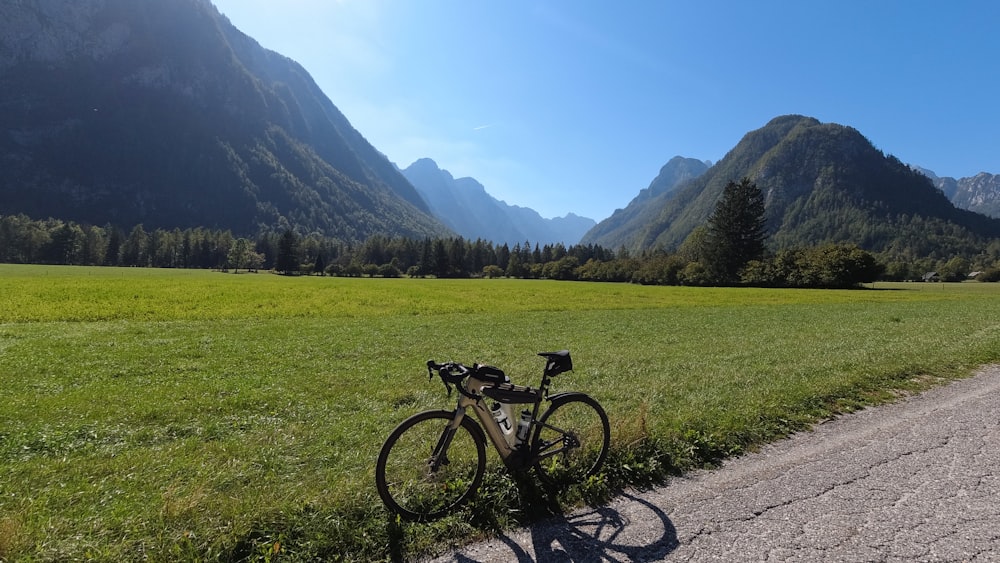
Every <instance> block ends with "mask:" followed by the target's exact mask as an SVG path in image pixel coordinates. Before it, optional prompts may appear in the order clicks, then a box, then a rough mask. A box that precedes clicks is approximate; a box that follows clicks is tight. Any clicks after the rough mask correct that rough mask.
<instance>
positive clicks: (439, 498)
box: [375, 410, 486, 520]
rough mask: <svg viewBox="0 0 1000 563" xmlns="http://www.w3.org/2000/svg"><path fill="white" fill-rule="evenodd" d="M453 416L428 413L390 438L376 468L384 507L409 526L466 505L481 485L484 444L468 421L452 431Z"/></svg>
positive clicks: (403, 425) (405, 423) (410, 420)
mask: <svg viewBox="0 0 1000 563" xmlns="http://www.w3.org/2000/svg"><path fill="white" fill-rule="evenodd" d="M454 416H455V413H454V412H451V411H443V410H442V411H426V412H422V413H418V414H415V415H413V416H411V417H410V418H408V419H406V420H404V421H403V422H402V423H400V425H399V426H397V427H396V429H395V430H393V431H392V433H391V434H389V437H388V438H387V439H386V441H385V444H384V445H383V446H382V451H381V452H380V453H379V456H378V462H377V463H376V465H375V485H376V487H377V488H378V494H379V496H380V497H382V502H384V503H385V505H386V506H387V507H388V508H389V509H390V510H392V511H393V512H396V513H397V514H399V515H400V516H402V517H403V518H404V519H407V520H432V519H434V518H439V517H441V516H444V515H445V514H447V513H448V512H449V511H451V510H454V509H456V508H458V507H459V506H461V505H462V504H464V503H465V502H467V501H468V500H469V499H470V498H472V496H473V495H474V494H475V492H476V489H478V488H479V485H480V484H482V482H483V474H484V473H485V472H486V443H485V441H484V439H483V437H482V430H480V428H479V427H478V426H476V423H475V422H473V421H472V420H471V419H469V418H468V417H465V418H463V419H462V424H460V425H459V426H458V428H456V429H454V430H452V429H451V428H450V425H451V422H452V420H453V419H454Z"/></svg>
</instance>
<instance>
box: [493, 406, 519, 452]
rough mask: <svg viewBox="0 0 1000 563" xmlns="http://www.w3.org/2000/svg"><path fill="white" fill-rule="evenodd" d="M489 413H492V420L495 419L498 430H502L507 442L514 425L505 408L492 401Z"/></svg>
mask: <svg viewBox="0 0 1000 563" xmlns="http://www.w3.org/2000/svg"><path fill="white" fill-rule="evenodd" d="M490 413H492V414H493V420H495V421H497V425H498V426H499V427H500V430H503V435H504V437H505V438H507V441H508V442H509V441H510V435H511V434H513V433H514V425H513V424H511V422H510V416H508V415H507V409H505V408H504V407H503V405H501V404H500V403H493V406H491V407H490Z"/></svg>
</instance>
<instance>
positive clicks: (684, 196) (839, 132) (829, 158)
mask: <svg viewBox="0 0 1000 563" xmlns="http://www.w3.org/2000/svg"><path fill="white" fill-rule="evenodd" d="M743 177H748V178H750V179H751V180H753V181H754V182H755V183H756V184H757V186H758V187H760V188H761V190H762V191H763V192H764V194H765V196H766V204H767V212H766V213H767V219H768V229H769V233H770V235H771V238H770V244H771V245H772V246H774V247H776V248H786V247H792V246H814V245H818V244H822V243H827V242H847V243H855V244H858V245H859V246H861V247H862V248H865V249H868V250H872V251H883V250H886V251H892V252H896V253H899V254H904V255H914V256H926V255H929V254H932V253H935V252H942V253H964V252H969V251H970V250H973V249H974V248H975V247H976V246H977V245H981V244H983V243H984V241H985V240H988V239H992V238H996V237H998V236H1000V221H997V220H995V219H989V218H987V217H985V216H982V215H979V214H976V213H971V212H968V211H965V210H960V209H957V208H956V207H955V206H953V205H952V204H951V202H950V201H948V199H947V198H946V197H945V195H944V194H943V193H942V192H941V191H940V190H938V189H935V187H934V186H933V185H932V184H931V182H930V180H929V179H928V178H927V177H926V176H924V175H923V174H920V173H918V172H916V171H914V170H912V169H910V168H909V167H907V166H905V165H904V164H902V163H901V162H900V161H899V160H898V159H896V158H894V157H892V156H886V155H884V154H883V153H882V152H881V151H879V150H877V149H876V148H875V147H874V146H872V144H871V143H870V142H869V141H868V140H867V139H866V138H865V137H864V136H862V135H861V134H860V133H859V132H858V131H856V130H855V129H852V128H850V127H845V126H842V125H837V124H833V123H820V122H819V121H817V120H816V119H813V118H809V117H803V116H798V115H789V116H782V117H778V118H775V119H774V120H772V121H771V122H770V123H768V124H767V125H766V126H764V127H763V128H761V129H758V130H756V131H751V132H750V133H747V135H746V136H744V137H743V139H742V140H741V141H740V142H739V143H738V144H737V145H736V147H735V148H733V149H732V150H731V151H730V152H729V153H728V154H727V155H726V156H725V157H724V158H723V159H722V160H720V161H719V162H718V163H717V164H715V165H714V166H712V167H711V168H710V169H709V170H708V171H707V172H705V173H704V174H703V175H702V176H699V177H698V178H696V179H694V180H690V181H688V182H686V183H684V184H683V185H681V186H678V187H677V188H676V189H674V190H671V191H668V192H665V193H661V194H659V195H656V196H653V197H652V198H649V199H648V201H645V202H642V203H641V205H639V206H638V207H641V211H635V212H634V213H633V216H632V217H629V220H628V221H624V222H622V223H620V224H618V225H616V226H615V229H614V230H607V225H606V224H605V223H606V222H605V223H601V224H599V225H598V226H597V227H595V229H594V230H592V231H591V232H590V233H588V235H587V236H586V237H584V241H592V242H594V243H597V244H601V245H602V246H606V247H610V248H616V247H618V246H625V247H626V248H629V249H633V250H642V249H648V248H656V247H661V248H666V249H676V248H678V247H679V246H680V245H681V244H682V243H683V241H684V240H685V239H686V237H687V236H688V235H689V234H690V233H691V232H692V231H693V230H694V229H695V228H696V227H698V226H700V225H703V224H705V222H706V221H707V219H708V217H709V215H710V214H711V212H712V211H713V209H714V208H715V204H716V202H717V201H718V200H719V197H720V195H721V193H722V190H723V188H724V187H725V185H726V183H728V182H729V181H738V180H739V179H740V178H743ZM630 207H631V206H630ZM626 211H627V210H626ZM612 219H614V216H613V217H612ZM609 221H610V219H609Z"/></svg>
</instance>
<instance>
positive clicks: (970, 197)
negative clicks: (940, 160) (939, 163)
mask: <svg viewBox="0 0 1000 563" xmlns="http://www.w3.org/2000/svg"><path fill="white" fill-rule="evenodd" d="M914 169H915V170H918V171H919V172H921V173H922V174H923V175H924V176H927V177H928V178H930V179H931V181H932V182H934V185H935V186H937V188H938V189H939V190H941V191H942V192H944V195H946V196H947V197H948V199H949V200H951V202H952V203H954V204H955V207H958V208H961V209H968V210H969V211H975V212H976V213H982V214H983V215H987V216H989V217H995V218H1000V174H988V173H986V172H980V173H979V174H976V175H975V176H973V177H971V178H960V179H957V180H956V179H955V178H951V177H948V176H944V177H938V175H937V174H935V173H934V172H933V171H931V170H928V169H926V168H920V167H914Z"/></svg>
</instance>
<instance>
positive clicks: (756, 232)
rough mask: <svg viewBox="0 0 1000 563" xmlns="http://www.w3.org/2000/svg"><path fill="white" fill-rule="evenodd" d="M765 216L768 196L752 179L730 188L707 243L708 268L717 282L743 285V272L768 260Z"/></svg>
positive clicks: (711, 224) (710, 225) (724, 193)
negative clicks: (740, 281) (761, 259)
mask: <svg viewBox="0 0 1000 563" xmlns="http://www.w3.org/2000/svg"><path fill="white" fill-rule="evenodd" d="M764 212H765V209H764V194H763V192H761V190H760V188H758V187H757V184H755V183H753V182H751V181H750V179H749V178H743V179H742V180H740V181H739V183H736V182H732V181H730V182H729V183H728V184H726V187H725V189H723V191H722V197H721V198H720V199H719V202H718V203H717V204H716V206H715V211H713V212H712V215H711V216H710V217H709V218H708V225H707V227H708V232H707V233H706V235H707V236H706V241H705V242H706V248H705V251H706V254H707V256H706V257H705V258H706V260H705V266H706V267H707V268H708V270H709V271H710V272H711V275H712V278H713V280H714V281H715V282H717V283H723V284H731V283H735V282H737V281H739V279H740V278H739V273H740V270H742V269H743V268H744V267H745V266H746V265H747V263H749V262H750V261H751V260H758V259H760V258H762V257H763V256H764V241H765V240H766V239H767V231H766V220H765V217H764Z"/></svg>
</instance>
